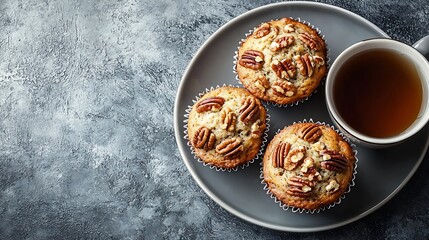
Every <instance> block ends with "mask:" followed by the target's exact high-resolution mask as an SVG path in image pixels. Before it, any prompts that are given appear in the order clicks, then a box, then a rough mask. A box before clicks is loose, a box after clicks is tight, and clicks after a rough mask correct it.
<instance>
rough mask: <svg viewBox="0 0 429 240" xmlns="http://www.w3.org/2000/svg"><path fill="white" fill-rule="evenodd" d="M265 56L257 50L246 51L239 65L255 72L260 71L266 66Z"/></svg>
mask: <svg viewBox="0 0 429 240" xmlns="http://www.w3.org/2000/svg"><path fill="white" fill-rule="evenodd" d="M264 58H265V56H264V54H263V53H262V52H260V51H257V50H246V51H244V53H243V55H241V58H240V60H239V61H238V63H239V64H240V65H241V66H243V67H246V68H250V69H253V70H259V69H261V68H262V66H263V64H264Z"/></svg>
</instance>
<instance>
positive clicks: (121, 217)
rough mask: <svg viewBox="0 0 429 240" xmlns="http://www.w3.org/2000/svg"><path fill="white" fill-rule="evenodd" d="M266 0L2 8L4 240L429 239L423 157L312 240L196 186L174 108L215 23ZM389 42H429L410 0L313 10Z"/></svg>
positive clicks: (57, 2)
mask: <svg viewBox="0 0 429 240" xmlns="http://www.w3.org/2000/svg"><path fill="white" fill-rule="evenodd" d="M271 2H275V1H238V0H231V1H229V0H228V1H226V0H179V1H176V2H174V1H167V0H160V1H149V0H140V1H139V0H134V1H133V0H122V1H119V0H118V1H113V0H109V1H87V0H79V1H67V0H44V1H40V0H31V1H23V0H1V1H0V239H162V238H166V239H208V238H216V239H283V238H297V239H331V238H333V237H335V238H341V239H404V238H410V239H427V238H428V237H429V230H428V225H429V204H428V202H429V179H428V178H427V172H428V170H429V158H428V156H426V160H425V161H424V162H423V163H422V165H421V166H420V168H419V169H418V171H417V172H416V174H415V176H414V177H413V178H412V179H411V181H410V182H409V184H407V186H406V187H405V188H404V189H403V190H402V191H401V192H400V193H399V194H398V195H397V196H395V197H394V198H393V199H392V200H391V201H390V202H389V203H387V204H386V205H385V206H383V207H382V208H381V209H379V210H377V211H376V212H374V213H372V214H370V215H369V216H367V217H365V218H364V219H361V220H359V221H357V222H355V223H353V224H350V225H346V226H344V227H341V228H338V229H334V230H329V231H324V232H319V233H305V234H298V233H284V232H278V231H273V230H269V229H265V228H262V227H259V226H255V225H253V224H250V223H248V222H245V221H243V220H241V219H239V218H237V217H235V216H233V215H231V214H230V213H228V212H227V211H225V210H224V209H223V208H221V207H220V206H218V205H217V204H216V203H215V202H214V201H212V200H211V199H210V198H209V197H208V196H207V195H205V194H204V193H203V191H202V190H201V189H200V188H199V187H198V185H197V184H196V183H195V182H194V181H193V179H192V177H191V175H190V174H189V172H188V171H187V169H186V167H185V165H184V163H183V161H182V159H181V157H180V154H179V151H178V149H177V145H176V142H175V139H174V130H173V105H174V99H175V95H176V92H177V88H178V86H179V83H180V79H181V76H182V74H183V72H184V71H185V69H186V66H187V64H188V63H189V61H190V60H191V58H192V56H193V55H194V53H195V52H196V51H197V50H198V48H199V47H200V46H201V44H202V43H203V42H204V41H205V40H206V39H208V38H209V36H210V35H211V34H212V33H214V32H215V31H216V30H217V29H218V28H219V27H220V26H222V25H223V24H225V23H227V22H228V21H229V20H231V19H233V18H234V17H236V16H238V15H240V14H242V13H244V12H246V11H248V10H250V9H252V8H255V7H258V6H262V5H265V4H267V3H271ZM322 2H326V3H330V4H333V5H336V6H340V7H343V8H345V9H348V10H350V11H352V12H355V13H357V14H359V15H361V16H363V17H365V18H367V19H368V20H370V21H371V22H373V23H375V24H376V25H378V26H379V27H380V28H381V29H383V30H384V31H386V32H387V33H388V34H389V35H390V36H391V37H392V38H394V39H398V40H401V41H404V42H406V43H413V42H415V41H416V40H418V39H419V38H420V37H422V36H424V35H426V34H428V31H429V27H428V26H429V19H428V15H429V4H428V2H427V1H426V0H419V1H412V2H408V1H402V0H389V1H373V0H362V1H351V0H348V1H342V0H329V1H322Z"/></svg>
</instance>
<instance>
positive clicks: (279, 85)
mask: <svg viewBox="0 0 429 240" xmlns="http://www.w3.org/2000/svg"><path fill="white" fill-rule="evenodd" d="M326 52H327V50H326V45H325V42H324V40H323V38H322V37H321V36H320V35H319V34H318V32H317V31H316V30H314V29H313V28H311V27H310V26H308V25H306V24H304V23H301V22H298V21H296V20H293V19H290V18H283V19H280V20H273V21H270V22H266V23H262V24H261V25H259V26H258V27H256V29H255V30H254V31H253V33H252V34H251V35H249V36H248V37H247V38H246V39H245V40H244V41H243V42H242V43H241V46H240V47H239V49H238V53H237V55H238V56H237V62H236V66H235V69H236V72H237V76H238V79H239V80H240V82H241V83H242V84H243V86H244V87H245V88H246V89H247V90H249V91H250V92H251V93H252V94H253V95H255V96H256V97H258V98H260V99H262V100H264V101H269V102H273V103H277V104H290V103H294V102H296V101H299V100H302V99H305V98H306V97H308V96H310V95H311V93H313V92H314V90H315V89H316V88H317V86H318V85H319V83H320V81H321V80H322V78H323V77H324V76H325V75H326V72H327V63H326V61H327V56H326Z"/></svg>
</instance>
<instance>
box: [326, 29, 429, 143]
mask: <svg viewBox="0 0 429 240" xmlns="http://www.w3.org/2000/svg"><path fill="white" fill-rule="evenodd" d="M372 49H385V50H389V51H394V52H397V53H399V54H403V55H405V56H406V58H407V59H409V60H410V61H412V63H413V64H414V65H415V67H416V70H417V72H418V74H419V76H420V80H421V83H422V90H423V98H422V103H421V108H420V113H419V114H418V116H417V118H416V119H415V121H414V122H413V123H412V124H411V125H410V126H409V127H408V128H407V129H406V130H404V131H402V132H401V133H399V134H397V135H395V136H392V137H386V138H377V137H371V136H368V135H365V134H362V133H360V132H358V131H357V130H355V129H353V128H352V127H351V126H350V125H349V124H348V123H347V122H346V121H345V120H344V119H343V118H342V117H341V116H340V114H339V113H338V110H337V109H336V107H335V104H334V98H333V91H334V83H335V80H336V77H337V73H338V72H339V69H340V68H341V67H342V66H343V64H344V63H345V62H346V61H347V60H348V59H350V58H351V57H353V56H354V55H356V54H358V53H362V52H364V51H368V50H372ZM427 53H429V36H426V37H424V38H422V39H421V40H419V41H418V42H416V43H415V44H414V45H413V46H409V45H407V44H405V43H402V42H399V41H396V40H392V39H388V38H377V39H369V40H364V41H361V42H358V43H356V44H354V45H352V46H350V47H349V48H347V49H346V50H344V51H343V52H342V53H341V54H340V55H339V56H338V57H337V58H336V59H335V61H334V63H333V64H332V66H331V67H330V69H329V73H328V76H327V79H326V89H325V91H326V92H325V93H326V104H327V107H328V111H329V114H330V117H331V119H332V121H333V122H334V124H335V125H336V126H337V128H338V129H339V130H340V131H341V132H342V133H343V134H344V135H346V136H347V137H348V138H350V139H351V140H352V141H354V142H355V143H357V144H360V145H364V146H366V147H389V146H392V145H395V144H398V143H401V142H403V141H404V140H406V139H408V138H410V137H411V136H413V135H414V134H416V133H417V132H418V131H420V130H421V129H422V128H423V127H424V126H425V125H426V124H427V123H428V121H429V62H428V61H427V59H426V58H425V57H424V56H423V54H427Z"/></svg>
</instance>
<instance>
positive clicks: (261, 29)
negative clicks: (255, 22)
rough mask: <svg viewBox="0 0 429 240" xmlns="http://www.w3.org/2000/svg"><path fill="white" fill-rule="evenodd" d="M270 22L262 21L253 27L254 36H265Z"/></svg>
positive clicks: (268, 31) (268, 30)
mask: <svg viewBox="0 0 429 240" xmlns="http://www.w3.org/2000/svg"><path fill="white" fill-rule="evenodd" d="M270 32H271V31H270V24H269V23H263V24H261V25H260V26H259V27H258V28H256V29H255V31H254V32H253V37H254V38H262V37H265V36H266V35H268V34H269V33H270Z"/></svg>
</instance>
